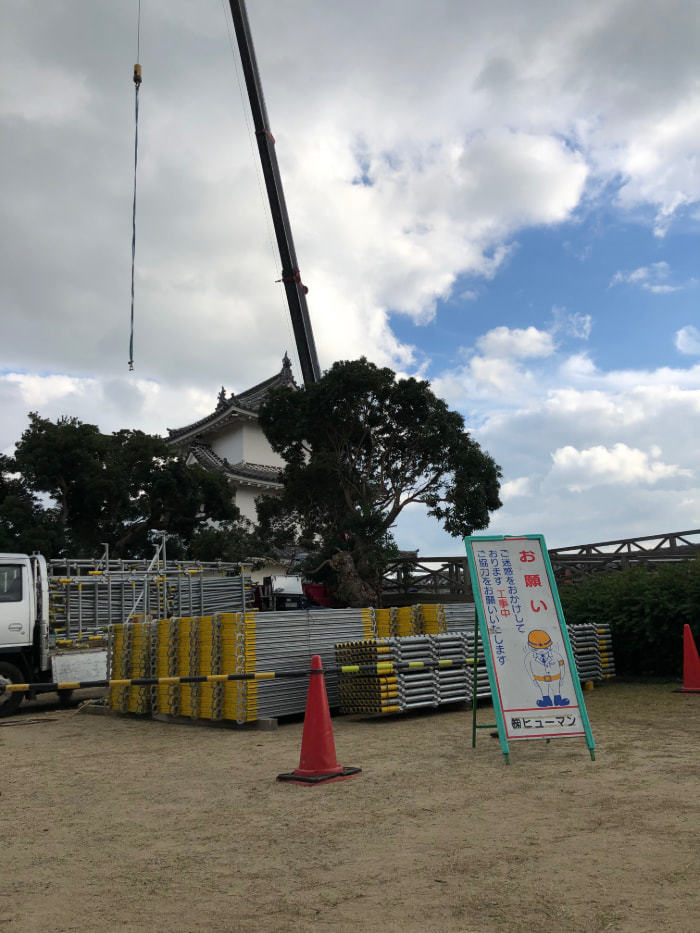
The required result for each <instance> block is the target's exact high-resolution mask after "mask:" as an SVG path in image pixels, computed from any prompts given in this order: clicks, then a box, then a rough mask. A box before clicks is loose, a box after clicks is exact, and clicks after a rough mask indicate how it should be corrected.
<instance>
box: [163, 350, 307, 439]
mask: <svg viewBox="0 0 700 933" xmlns="http://www.w3.org/2000/svg"><path fill="white" fill-rule="evenodd" d="M281 386H296V383H295V381H294V376H293V374H292V364H291V362H290V360H289V357H288V356H287V354H286V353H285V354H284V359H283V360H282V369H281V370H280V371H279V372H278V373H277V374H276V375H274V376H271V377H270V378H269V379H265V380H264V382H259V383H258V384H257V385H255V386H253V387H252V388H251V389H246V390H245V392H240V393H239V394H238V395H235V394H233V393H232V394H231V395H230V396H229V397H228V398H227V397H226V391H225V389H224V388H223V387H222V389H221V392H219V402H218V404H217V406H216V408H215V409H214V411H213V412H211V414H209V415H206V416H205V417H204V418H200V419H199V421H193V422H192V424H186V425H185V426H184V427H182V428H168V434H169V435H170V436H169V438H168V440H169V441H177V440H181V439H182V438H184V437H186V436H187V435H188V434H196V435H205V434H207V433H209V431H210V430H211V429H212V428H214V427H219V426H222V425H224V424H227V423H228V422H230V421H236V420H237V419H238V418H239V417H241V415H243V416H245V415H255V414H257V412H258V411H259V410H260V406H261V405H262V403H263V401H264V400H265V396H266V395H267V394H268V392H270V391H271V390H272V389H276V388H278V387H281Z"/></svg>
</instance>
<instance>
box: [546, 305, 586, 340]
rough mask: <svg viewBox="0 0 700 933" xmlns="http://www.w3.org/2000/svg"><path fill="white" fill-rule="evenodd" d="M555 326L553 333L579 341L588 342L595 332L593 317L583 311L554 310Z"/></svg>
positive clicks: (555, 308)
mask: <svg viewBox="0 0 700 933" xmlns="http://www.w3.org/2000/svg"><path fill="white" fill-rule="evenodd" d="M552 317H553V318H554V324H553V326H552V333H553V334H557V333H561V334H564V335H568V336H571V337H575V338H577V339H578V340H588V339H589V338H590V336H591V331H592V330H593V317H592V315H590V314H584V313H582V312H581V311H573V312H571V311H567V310H566V308H557V307H554V308H552Z"/></svg>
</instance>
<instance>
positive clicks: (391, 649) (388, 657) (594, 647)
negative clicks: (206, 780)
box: [108, 606, 615, 723]
mask: <svg viewBox="0 0 700 933" xmlns="http://www.w3.org/2000/svg"><path fill="white" fill-rule="evenodd" d="M470 612H471V613H473V609H471V607H466V609H465V607H464V606H461V607H455V606H445V607H442V606H436V607H432V606H422V607H413V612H412V613H408V612H407V613H404V615H403V624H404V625H408V624H410V625H411V626H414V627H417V626H418V625H419V624H420V625H421V627H423V628H424V629H425V628H428V627H433V626H435V627H440V626H442V625H444V626H445V627H447V629H448V631H446V632H442V633H438V634H429V633H425V632H423V633H420V634H414V635H408V636H404V637H400V636H388V637H381V635H379V632H381V631H383V630H387V629H389V628H390V626H392V625H393V622H392V620H393V621H394V622H395V621H397V620H398V618H399V616H398V611H396V610H372V609H340V610H311V611H302V612H266V613H258V612H250V611H248V612H230V613H214V614H210V615H202V616H198V615H191V616H181V617H179V616H178V617H172V618H168V619H161V620H158V621H152V620H149V619H143V618H141V619H139V620H137V621H132V622H129V623H127V624H120V625H115V626H113V627H111V628H110V630H109V632H110V635H109V646H108V647H109V650H108V670H109V676H110V678H112V679H124V680H126V679H131V678H141V677H158V678H167V677H189V676H208V675H211V674H248V675H253V674H256V673H260V672H263V671H264V672H269V671H274V672H275V673H276V674H277V675H278V676H277V677H275V678H274V679H263V680H253V679H251V680H245V681H227V682H219V683H200V684H198V683H194V684H157V685H154V686H115V687H112V688H111V689H110V692H109V702H110V705H111V706H112V708H113V709H116V710H119V711H120V712H125V713H126V712H131V713H140V714H146V713H152V714H166V715H169V716H187V717H190V718H192V719H208V720H220V719H226V720H231V721H235V722H238V723H245V722H254V721H255V720H258V719H263V718H276V717H280V716H287V715H291V714H298V713H302V712H303V711H304V709H305V705H306V693H307V688H308V677H307V676H306V672H307V671H308V670H309V668H310V664H311V658H312V656H313V655H315V654H319V655H320V656H321V659H322V662H323V667H324V668H325V669H326V670H327V671H328V673H327V674H326V676H325V681H326V689H327V693H328V700H329V705H330V706H331V708H338V707H339V708H340V709H341V710H343V711H344V712H353V713H392V712H404V711H406V710H409V709H417V708H421V707H431V706H440V705H443V704H445V703H454V702H471V701H472V698H473V676H474V667H473V658H474V623H473V621H472V622H471V623H470V622H469V614H470ZM569 636H570V639H571V644H572V648H573V651H574V658H575V661H576V668H577V671H578V674H579V677H580V679H581V680H592V681H600V680H602V679H603V678H605V677H612V676H614V671H615V668H614V661H613V655H612V642H611V638H610V631H609V629H608V627H607V626H603V625H598V626H596V625H592V624H591V625H574V626H570V627H569ZM449 662H451V663H449ZM358 664H371V665H374V666H375V670H373V671H371V672H367V671H364V670H361V671H357V672H355V673H352V674H350V673H348V674H343V675H341V677H340V678H339V677H338V674H337V672H336V671H335V670H332V669H333V668H335V667H336V665H337V666H345V665H358ZM300 672H301V674H300ZM285 673H294V674H295V676H289V677H285V676H284V675H285ZM490 696H491V691H490V686H489V681H488V674H487V670H486V663H485V656H484V648H483V643H482V642H481V639H480V644H479V654H478V659H477V666H476V698H477V699H487V698H489V697H490Z"/></svg>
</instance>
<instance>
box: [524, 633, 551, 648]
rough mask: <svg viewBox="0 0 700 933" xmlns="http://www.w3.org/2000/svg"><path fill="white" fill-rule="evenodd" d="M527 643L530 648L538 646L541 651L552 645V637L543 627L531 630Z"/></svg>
mask: <svg viewBox="0 0 700 933" xmlns="http://www.w3.org/2000/svg"><path fill="white" fill-rule="evenodd" d="M527 643H528V646H529V647H530V648H536V649H538V650H539V651H546V650H547V649H548V648H551V647H552V639H551V638H550V637H549V635H548V634H547V632H544V631H542V629H541V628H536V629H533V630H532V631H531V632H530V634H529V635H528V636H527Z"/></svg>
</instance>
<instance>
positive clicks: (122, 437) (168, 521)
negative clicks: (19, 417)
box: [13, 412, 240, 556]
mask: <svg viewBox="0 0 700 933" xmlns="http://www.w3.org/2000/svg"><path fill="white" fill-rule="evenodd" d="M13 466H14V468H15V469H16V470H17V471H18V473H19V474H20V477H21V485H22V488H23V489H25V490H29V492H30V493H34V494H43V496H44V499H45V500H46V497H47V496H48V497H50V500H49V502H48V508H49V510H50V511H51V513H52V516H53V521H54V522H56V523H57V524H58V525H59V526H60V529H61V533H62V536H63V539H64V543H63V553H66V552H70V553H71V554H74V555H77V556H79V555H83V556H89V555H93V554H96V553H99V552H100V551H101V549H102V544H103V543H105V542H106V543H109V545H110V548H111V550H112V553H113V554H114V555H115V556H139V555H142V556H145V555H148V554H150V553H151V552H152V540H153V535H154V533H155V532H161V531H162V532H165V533H166V534H168V535H169V536H171V537H172V538H173V539H174V540H173V541H172V546H171V545H169V553H171V554H173V555H174V554H175V553H176V548H179V551H180V553H181V554H182V555H183V556H185V555H186V554H187V552H188V549H189V543H190V540H191V539H192V538H193V536H196V534H197V532H202V531H203V530H204V529H206V528H207V526H208V523H209V520H215V521H221V522H228V523H231V525H232V526H235V525H236V523H237V522H238V519H239V517H240V516H239V512H238V510H237V509H236V507H235V505H234V504H233V502H232V497H231V491H230V488H229V486H228V484H227V482H226V480H225V479H224V478H223V477H222V476H220V475H219V474H216V473H210V472H207V471H205V470H203V469H202V468H201V467H197V466H195V467H187V466H185V464H184V462H183V461H182V460H180V459H178V458H177V457H175V456H174V455H173V452H172V450H171V449H170V448H169V447H168V446H167V444H166V443H165V441H164V440H163V439H162V438H160V437H157V436H154V435H149V434H144V433H143V432H142V431H130V430H122V431H117V432H115V433H113V434H102V433H101V432H100V430H99V429H98V428H97V426H96V425H92V424H84V423H83V422H81V421H79V420H78V419H77V418H68V417H63V418H60V419H59V420H58V421H56V422H52V421H49V420H48V419H46V418H40V417H39V416H38V415H37V414H36V413H34V412H33V413H31V414H30V415H29V427H28V428H27V430H26V431H25V432H24V434H23V435H22V437H21V439H20V441H19V443H18V445H17V449H16V452H15V458H14V464H13ZM26 517H27V521H28V522H29V523H31V519H32V516H31V515H27V516H26ZM40 517H42V516H41V515H34V518H35V519H36V518H40ZM52 543H53V542H52ZM38 549H40V550H42V551H44V552H45V553H49V555H50V556H56V553H55V552H51V544H49V545H48V546H43V545H42V546H40V547H39V548H38Z"/></svg>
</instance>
